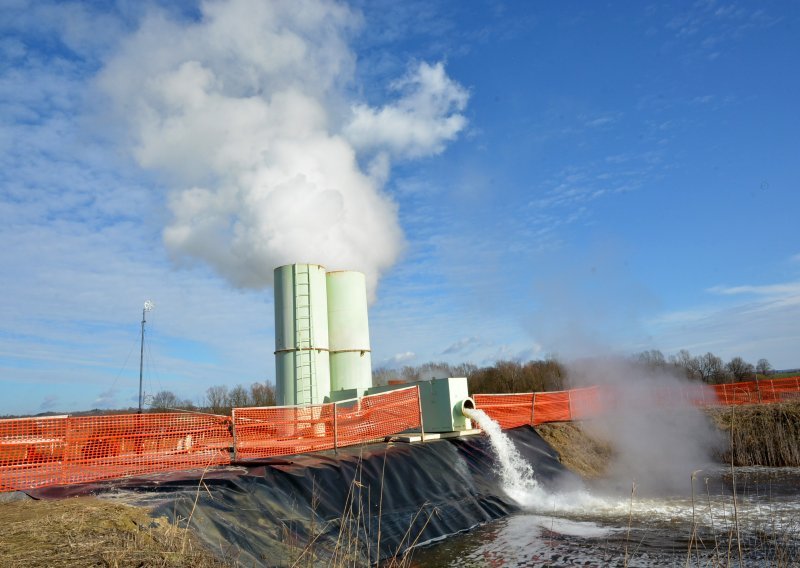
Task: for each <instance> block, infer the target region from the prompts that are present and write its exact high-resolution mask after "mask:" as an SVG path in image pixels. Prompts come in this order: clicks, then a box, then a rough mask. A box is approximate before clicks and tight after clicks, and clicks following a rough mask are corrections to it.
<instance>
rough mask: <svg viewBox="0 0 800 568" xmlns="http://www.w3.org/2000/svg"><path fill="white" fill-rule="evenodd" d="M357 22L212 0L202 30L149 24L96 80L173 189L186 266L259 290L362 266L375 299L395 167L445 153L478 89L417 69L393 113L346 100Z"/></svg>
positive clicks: (338, 14) (309, 5)
mask: <svg viewBox="0 0 800 568" xmlns="http://www.w3.org/2000/svg"><path fill="white" fill-rule="evenodd" d="M359 24H360V16H359V15H358V14H356V13H354V12H352V11H351V10H350V9H348V8H347V7H345V6H342V5H340V4H337V3H334V2H326V1H323V0H303V1H293V2H261V1H257V0H231V1H225V2H223V1H207V2H204V3H202V4H201V6H200V15H199V17H198V18H197V19H196V20H194V21H191V22H185V21H183V22H178V21H174V20H171V19H169V18H168V17H166V16H165V15H164V14H163V13H161V12H153V13H150V14H149V15H148V16H147V17H145V18H144V20H143V21H142V23H141V26H140V27H139V28H138V30H137V31H136V32H135V33H133V34H132V35H131V36H130V37H128V38H126V39H124V40H123V41H122V42H121V47H120V50H119V51H118V52H117V53H116V54H115V55H114V56H113V57H112V58H111V59H110V60H108V61H107V62H106V65H105V67H104V68H103V70H102V71H101V73H100V75H99V78H98V84H99V87H100V89H101V90H102V91H103V92H104V93H105V94H106V95H107V96H108V97H109V98H110V100H111V103H112V106H113V109H114V112H115V116H116V117H117V118H118V119H119V120H120V123H121V124H122V125H123V126H124V128H125V130H126V132H127V134H128V139H129V144H130V146H131V148H132V151H133V155H134V157H135V159H136V160H137V162H138V163H139V164H140V165H141V166H142V167H144V168H148V169H152V170H154V171H157V172H158V173H160V174H161V175H162V176H163V177H164V180H165V181H166V183H167V184H168V185H169V186H170V187H171V188H172V193H171V196H170V199H169V207H170V209H171V211H172V214H173V218H172V220H171V222H170V223H169V224H168V226H167V227H166V229H165V230H164V242H165V244H166V246H167V248H168V249H169V250H170V251H171V252H172V253H173V255H174V256H175V257H176V258H178V259H195V260H201V261H204V262H206V263H208V264H209V265H210V266H212V267H213V268H214V269H215V270H216V271H217V272H218V273H219V274H220V275H222V276H223V277H225V278H226V279H228V280H229V281H230V282H231V283H233V284H234V285H236V286H241V287H250V288H260V287H264V286H268V285H269V284H271V282H272V269H273V268H274V267H275V266H278V265H281V264H286V263H291V262H314V263H320V264H324V265H326V266H328V267H330V268H348V269H355V270H360V271H363V272H364V273H365V274H366V275H367V281H368V286H369V289H370V291H371V292H372V293H374V290H375V286H376V284H377V281H378V278H379V277H380V274H381V273H382V272H383V271H384V270H386V269H387V268H388V267H390V266H391V265H392V264H393V263H394V262H395V261H396V260H397V258H398V256H399V254H400V252H401V250H402V247H403V235H402V231H401V229H400V226H399V222H398V218H397V208H396V205H395V204H394V203H393V202H392V200H391V199H389V198H388V197H387V196H386V195H385V194H383V193H382V184H383V183H384V182H385V180H386V178H387V176H388V172H389V167H390V163H391V159H392V158H395V159H410V158H417V157H421V156H426V155H433V154H436V153H439V152H441V151H442V150H443V149H444V147H445V144H446V143H447V142H449V141H451V140H453V139H455V137H456V136H457V135H458V133H459V132H460V131H462V130H463V128H464V127H465V125H466V119H465V118H464V116H463V115H462V114H461V111H462V110H463V109H464V108H465V106H466V102H467V93H466V91H465V90H464V89H463V88H462V87H461V86H460V85H458V84H457V83H455V82H454V81H453V80H451V79H450V78H449V77H448V76H447V75H446V73H445V70H444V67H443V66H442V64H434V65H428V64H426V63H421V64H419V65H418V66H417V67H416V68H415V69H412V70H411V71H410V72H409V73H408V74H407V76H406V77H405V78H403V79H401V80H399V81H397V82H395V83H394V84H393V85H391V87H392V88H393V89H394V91H396V92H397V94H398V96H399V98H398V100H397V101H396V102H394V103H390V104H387V105H385V106H382V107H381V108H377V109H376V108H372V107H370V106H368V105H366V104H365V103H363V102H361V101H352V100H349V99H348V96H347V93H348V90H347V87H348V85H349V83H350V81H351V80H352V77H353V72H354V68H355V56H354V54H353V53H352V51H351V50H350V48H349V46H348V40H349V38H350V36H351V35H352V34H353V33H354V32H355V30H356V28H357V27H358V25H359ZM358 152H368V153H369V155H367V156H363V155H362V156H360V155H359V153H358ZM359 158H362V160H366V159H369V160H370V165H369V168H368V170H367V171H363V170H362V168H361V167H360V165H359V161H358V159H359Z"/></svg>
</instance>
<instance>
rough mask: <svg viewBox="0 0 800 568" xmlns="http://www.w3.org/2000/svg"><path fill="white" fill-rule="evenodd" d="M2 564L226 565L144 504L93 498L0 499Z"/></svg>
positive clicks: (30, 566)
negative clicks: (151, 511) (153, 515)
mask: <svg viewBox="0 0 800 568" xmlns="http://www.w3.org/2000/svg"><path fill="white" fill-rule="evenodd" d="M0 566H4V567H9V568H10V567H20V568H21V567H26V568H40V567H41V568H44V567H57V566H107V567H128V566H131V567H132V566H137V567H150V566H196V567H199V568H212V567H213V568H217V567H224V566H229V565H228V564H225V563H223V562H221V561H219V560H218V559H216V558H215V557H214V556H213V555H212V554H211V553H210V552H208V551H207V550H205V549H204V548H202V547H201V546H200V545H199V544H198V542H197V541H196V540H195V539H194V537H193V535H192V533H191V532H190V531H187V530H186V529H183V528H179V527H176V526H174V525H171V524H170V523H169V522H168V521H167V520H166V519H165V518H161V519H154V518H153V517H151V516H150V512H149V511H148V510H147V509H144V508H141V507H134V506H131V505H123V504H119V503H114V502H111V501H107V500H103V499H98V498H94V497H74V498H69V499H59V500H41V501H35V500H33V499H29V498H24V499H18V500H13V501H9V500H3V501H0Z"/></svg>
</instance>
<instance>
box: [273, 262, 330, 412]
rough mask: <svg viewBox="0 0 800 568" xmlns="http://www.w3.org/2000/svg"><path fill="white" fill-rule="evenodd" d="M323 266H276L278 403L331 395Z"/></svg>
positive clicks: (319, 399) (312, 400) (308, 401)
mask: <svg viewBox="0 0 800 568" xmlns="http://www.w3.org/2000/svg"><path fill="white" fill-rule="evenodd" d="M328 347H329V346H328V295H327V291H326V277H325V268H323V267H322V266H319V265H316V264H289V265H286V266H280V267H278V268H276V269H275V395H276V398H277V403H278V405H279V406H285V405H294V404H300V405H308V404H321V403H322V402H323V399H324V398H325V397H327V396H329V395H330V385H331V381H330V359H329V354H328Z"/></svg>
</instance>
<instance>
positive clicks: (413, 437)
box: [386, 428, 482, 444]
mask: <svg viewBox="0 0 800 568" xmlns="http://www.w3.org/2000/svg"><path fill="white" fill-rule="evenodd" d="M481 432H482V430H480V429H479V428H472V429H470V430H457V431H455V432H425V441H426V442H429V441H431V440H445V439H447V438H462V437H464V436H475V435H476V434H480V433H481ZM389 440H391V441H393V442H406V443H408V444H414V443H416V442H421V441H422V434H421V433H420V432H410V433H408V434H399V435H397V436H389V437H387V439H386V441H387V442H388V441H389Z"/></svg>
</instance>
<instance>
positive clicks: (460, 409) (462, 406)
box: [455, 396, 475, 418]
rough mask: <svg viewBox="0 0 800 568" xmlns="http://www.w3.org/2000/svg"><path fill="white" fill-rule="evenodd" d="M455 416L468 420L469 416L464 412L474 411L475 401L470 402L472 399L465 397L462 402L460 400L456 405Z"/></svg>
mask: <svg viewBox="0 0 800 568" xmlns="http://www.w3.org/2000/svg"><path fill="white" fill-rule="evenodd" d="M455 410H456V416H466V417H467V418H469V417H470V416H469V414H467V413H466V412H464V411H465V410H475V401H474V400H472V397H469V396H468V397H467V398H465V399H464V400H461V401H459V402H457V403H456V408H455Z"/></svg>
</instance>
